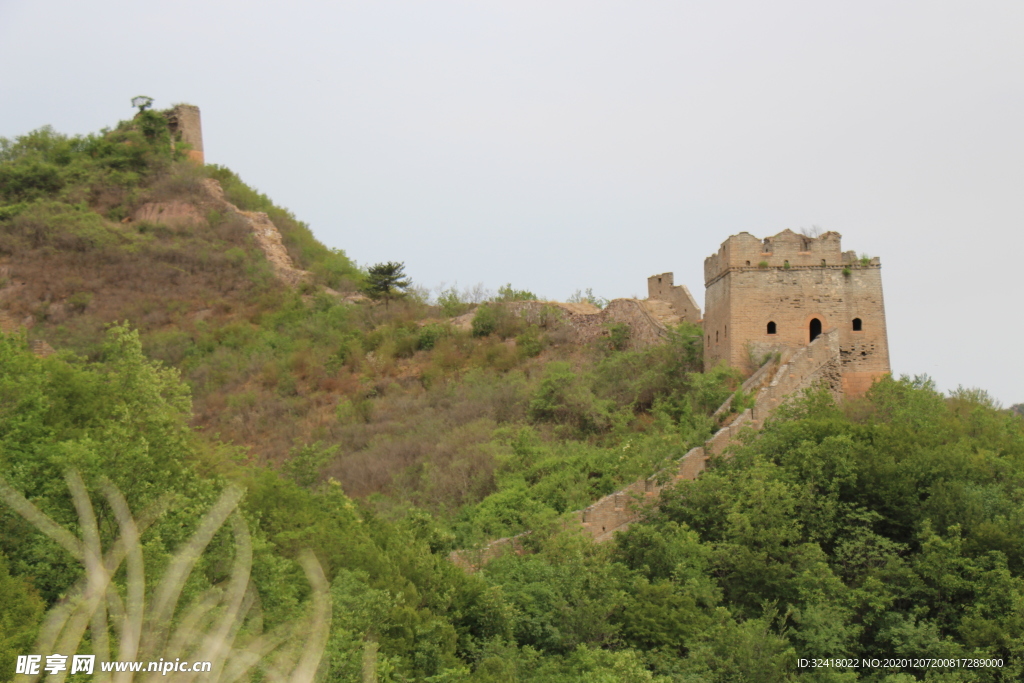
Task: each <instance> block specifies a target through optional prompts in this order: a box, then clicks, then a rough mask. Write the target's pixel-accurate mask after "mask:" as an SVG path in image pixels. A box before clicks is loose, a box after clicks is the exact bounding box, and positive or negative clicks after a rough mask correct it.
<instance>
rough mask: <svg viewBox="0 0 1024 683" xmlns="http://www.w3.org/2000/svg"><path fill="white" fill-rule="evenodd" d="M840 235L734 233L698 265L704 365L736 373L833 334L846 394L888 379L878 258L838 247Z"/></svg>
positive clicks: (862, 390) (886, 343)
mask: <svg viewBox="0 0 1024 683" xmlns="http://www.w3.org/2000/svg"><path fill="white" fill-rule="evenodd" d="M840 239H841V235H840V234H839V233H837V232H826V233H825V234H823V235H821V236H820V237H807V236H804V235H798V234H796V233H794V232H792V231H791V230H783V231H782V232H780V233H779V234H777V235H775V236H774V237H768V238H765V239H763V240H762V239H758V238H757V237H754V236H753V235H751V234H749V233H746V232H741V233H740V234H738V235H733V236H731V237H730V238H729V239H727V240H726V241H725V242H723V243H722V246H721V248H720V249H719V250H718V253H717V254H713V255H711V256H709V257H708V258H706V259H705V260H704V284H705V287H706V290H705V300H704V307H705V312H704V364H705V369H708V368H711V367H714V366H715V365H717V364H718V363H719V362H720V361H725V362H726V363H727V364H728V365H731V366H733V367H738V368H744V367H750V366H751V365H752V364H756V363H757V362H758V361H759V360H760V359H761V358H763V356H764V355H765V354H766V353H771V352H775V351H783V350H786V349H795V348H800V347H804V346H807V345H808V344H809V343H810V342H812V341H814V339H815V338H817V337H818V336H819V335H821V334H823V333H827V332H830V331H832V330H836V331H837V332H838V335H839V354H840V363H841V368H842V389H843V393H844V394H845V395H847V396H852V395H859V394H863V393H864V392H865V391H867V390H868V388H869V387H870V386H871V384H872V383H873V382H874V381H875V380H876V379H878V378H879V377H881V376H883V375H885V374H888V373H889V372H890V369H889V343H888V338H887V336H886V330H885V306H884V304H883V303H882V271H881V267H882V266H881V263H880V262H879V260H878V258H872V259H867V258H864V259H860V258H857V255H856V254H855V253H854V252H852V251H848V252H845V253H844V252H842V250H841V249H840Z"/></svg>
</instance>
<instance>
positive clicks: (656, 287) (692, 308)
mask: <svg viewBox="0 0 1024 683" xmlns="http://www.w3.org/2000/svg"><path fill="white" fill-rule="evenodd" d="M674 279H675V278H674V276H673V274H672V273H662V274H661V275H652V276H651V277H649V278H647V298H648V299H658V300H659V301H667V302H668V303H670V304H671V305H672V308H673V309H674V310H675V314H676V315H678V316H679V318H680V319H682V320H686V321H687V322H691V323H699V322H700V306H698V305H697V302H696V301H694V299H693V295H692V294H690V290H689V289H687V288H686V285H677V284H674V283H673V280H674Z"/></svg>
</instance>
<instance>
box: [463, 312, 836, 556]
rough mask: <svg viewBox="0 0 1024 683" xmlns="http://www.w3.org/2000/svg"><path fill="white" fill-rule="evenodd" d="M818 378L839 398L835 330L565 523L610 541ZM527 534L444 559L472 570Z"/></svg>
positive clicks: (769, 368)
mask: <svg viewBox="0 0 1024 683" xmlns="http://www.w3.org/2000/svg"><path fill="white" fill-rule="evenodd" d="M819 382H824V383H825V384H826V385H827V386H828V387H829V390H830V391H832V393H833V394H834V395H835V396H836V397H837V398H838V397H839V395H840V392H841V387H842V381H841V377H840V361H839V333H838V331H836V330H832V331H830V332H827V333H825V334H822V335H821V336H819V337H818V338H817V339H815V340H814V341H813V342H811V343H810V344H809V345H808V346H805V347H804V348H802V349H800V350H798V351H796V352H795V353H793V354H792V356H790V357H789V359H788V360H786V361H785V362H784V363H781V365H780V361H779V360H775V359H773V360H771V361H769V362H768V363H766V364H765V365H763V366H762V367H761V368H759V369H758V370H757V372H755V373H754V374H753V375H751V376H750V378H748V379H747V381H746V382H744V383H743V386H742V389H743V391H745V392H747V393H756V396H757V398H756V400H755V402H754V406H753V407H752V408H748V409H747V410H745V411H743V412H742V413H740V414H738V415H736V417H735V418H733V419H732V420H731V421H730V422H729V424H727V425H726V426H725V427H722V428H721V429H719V430H718V431H717V432H715V434H714V436H712V437H711V438H710V439H708V440H707V441H706V442H705V443H704V444H703V445H702V446H697V447H696V448H692V449H690V451H688V452H687V453H686V455H684V456H683V457H682V458H680V459H679V460H678V461H676V464H675V465H674V466H673V467H672V468H670V469H668V470H663V471H661V472H658V473H657V474H655V475H653V476H651V477H647V478H646V479H640V480H638V481H635V482H633V483H632V484H630V485H629V486H627V487H626V488H624V489H621V490H619V491H616V492H615V493H611V494H609V495H607V496H605V497H604V498H601V499H600V500H598V501H596V502H594V503H593V504H592V505H590V506H588V507H586V508H584V509H583V510H576V511H575V512H572V513H570V514H569V515H568V518H569V520H570V521H569V523H570V524H572V523H576V524H579V525H580V526H581V527H582V528H583V532H584V533H585V534H587V535H589V536H590V537H591V538H593V539H594V541H595V542H597V543H603V542H605V541H609V540H611V539H612V538H613V537H614V535H615V533H616V532H618V531H625V530H626V529H628V528H629V525H630V524H632V523H633V522H635V521H637V520H638V519H640V517H641V515H642V514H643V511H644V509H645V508H646V507H648V506H651V505H656V504H657V500H658V497H659V495H660V494H661V491H662V490H664V489H665V488H666V487H667V486H671V485H673V484H675V483H676V482H679V481H681V480H684V479H685V480H693V479H696V478H697V477H698V476H699V475H700V473H701V472H703V471H704V468H705V467H706V464H707V460H708V458H710V457H712V456H715V455H722V454H724V453H726V449H727V448H729V446H731V445H733V444H734V443H737V441H738V440H739V437H740V435H741V434H742V433H744V432H746V431H749V430H755V431H757V430H760V429H761V427H763V426H764V422H765V420H766V419H768V417H770V416H771V414H772V413H773V412H775V410H776V409H777V408H778V407H779V406H780V405H782V404H783V403H785V402H786V401H787V400H789V399H791V398H793V397H794V396H796V395H798V394H799V393H800V392H801V391H803V390H804V389H807V388H810V387H812V386H814V385H815V384H817V383H819ZM731 404H732V397H730V398H729V399H728V400H726V402H725V403H723V404H722V406H721V407H720V408H719V409H718V410H716V411H715V413H714V414H715V415H721V414H724V413H728V412H729V411H730V409H731ZM528 534H529V532H526V533H524V534H519V535H518V536H513V537H510V538H500V539H497V540H494V541H491V542H490V543H488V544H487V545H486V546H484V547H483V548H481V549H480V550H477V551H469V550H456V551H454V552H452V553H451V555H450V556H449V559H451V561H452V562H454V563H455V564H456V565H458V566H460V567H462V568H464V569H466V570H467V571H474V570H476V569H478V568H480V567H482V566H483V565H484V564H486V563H487V562H489V561H490V560H492V559H494V558H495V557H499V556H500V555H502V554H503V553H506V552H516V553H522V552H523V538H524V537H525V536H526V535H528Z"/></svg>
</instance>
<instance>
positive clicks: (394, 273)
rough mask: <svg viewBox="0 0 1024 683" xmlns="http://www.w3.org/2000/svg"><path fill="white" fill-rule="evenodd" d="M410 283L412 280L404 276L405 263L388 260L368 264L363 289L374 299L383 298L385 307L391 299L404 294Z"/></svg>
mask: <svg viewBox="0 0 1024 683" xmlns="http://www.w3.org/2000/svg"><path fill="white" fill-rule="evenodd" d="M411 285H412V280H410V279H408V278H406V277H405V264H404V263H395V262H394V261H388V262H387V263H378V264H376V265H374V266H370V269H369V270H368V271H367V274H366V286H365V291H366V293H367V294H368V295H370V296H371V297H372V298H374V299H384V308H387V307H388V304H389V303H390V301H391V299H397V298H398V297H401V296H404V295H405V292H406V290H407V289H409V287H410V286H411Z"/></svg>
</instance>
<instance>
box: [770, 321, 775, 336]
mask: <svg viewBox="0 0 1024 683" xmlns="http://www.w3.org/2000/svg"><path fill="white" fill-rule="evenodd" d="M775 332H776V329H775V321H774V320H772V321H771V322H769V323H768V334H775Z"/></svg>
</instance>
